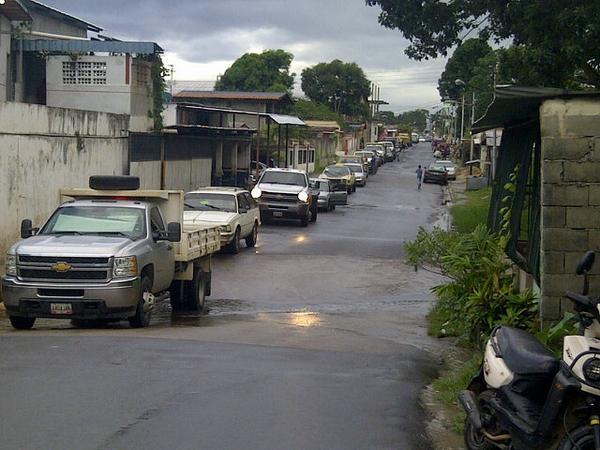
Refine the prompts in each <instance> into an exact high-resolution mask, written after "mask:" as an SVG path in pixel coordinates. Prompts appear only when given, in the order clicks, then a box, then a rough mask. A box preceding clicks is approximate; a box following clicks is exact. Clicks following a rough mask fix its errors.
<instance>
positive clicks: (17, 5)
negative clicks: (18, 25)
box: [0, 0, 32, 22]
mask: <svg viewBox="0 0 600 450" xmlns="http://www.w3.org/2000/svg"><path fill="white" fill-rule="evenodd" d="M0 15H2V16H6V17H7V18H8V19H9V20H13V21H15V22H31V20H32V18H31V16H30V15H29V12H28V11H27V8H26V7H25V5H23V3H22V2H21V1H20V0H6V2H5V3H4V4H2V5H0Z"/></svg>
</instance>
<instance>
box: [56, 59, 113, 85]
mask: <svg viewBox="0 0 600 450" xmlns="http://www.w3.org/2000/svg"><path fill="white" fill-rule="evenodd" d="M62 77H63V84H86V85H89V84H106V62H102V61H97V62H92V61H63V63H62Z"/></svg>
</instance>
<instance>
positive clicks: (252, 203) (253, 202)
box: [242, 192, 258, 209]
mask: <svg viewBox="0 0 600 450" xmlns="http://www.w3.org/2000/svg"><path fill="white" fill-rule="evenodd" d="M242 195H243V196H244V198H245V199H246V201H247V202H248V204H249V205H250V209H254V208H258V203H256V200H254V199H253V198H252V196H251V195H250V193H248V192H244V193H243V194H242Z"/></svg>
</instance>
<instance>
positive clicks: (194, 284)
mask: <svg viewBox="0 0 600 450" xmlns="http://www.w3.org/2000/svg"><path fill="white" fill-rule="evenodd" d="M205 300H206V280H205V278H204V276H203V272H202V269H197V270H195V271H194V279H193V280H192V281H187V282H186V286H185V307H186V309H187V310H188V311H199V312H203V311H204V302H205Z"/></svg>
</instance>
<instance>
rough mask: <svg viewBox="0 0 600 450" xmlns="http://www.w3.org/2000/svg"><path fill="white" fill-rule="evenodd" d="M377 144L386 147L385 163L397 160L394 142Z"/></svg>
mask: <svg viewBox="0 0 600 450" xmlns="http://www.w3.org/2000/svg"><path fill="white" fill-rule="evenodd" d="M377 143H378V144H381V145H383V146H384V149H385V156H384V159H385V162H392V161H394V160H395V159H396V152H395V150H394V143H393V142H392V141H379V142H377Z"/></svg>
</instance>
